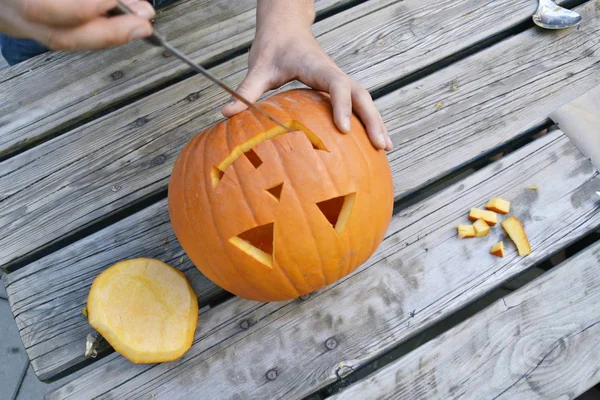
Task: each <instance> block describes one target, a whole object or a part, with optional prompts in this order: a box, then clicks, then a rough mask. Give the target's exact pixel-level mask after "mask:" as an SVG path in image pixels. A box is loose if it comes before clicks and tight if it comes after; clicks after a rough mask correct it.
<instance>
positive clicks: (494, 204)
mask: <svg viewBox="0 0 600 400" xmlns="http://www.w3.org/2000/svg"><path fill="white" fill-rule="evenodd" d="M485 208H486V209H487V210H490V211H493V212H496V213H498V214H508V213H509V211H510V201H508V200H504V199H502V198H500V197H494V198H492V199H490V201H489V202H488V203H487V204H486V206H485Z"/></svg>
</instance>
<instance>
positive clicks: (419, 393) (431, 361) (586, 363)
mask: <svg viewBox="0 0 600 400" xmlns="http://www.w3.org/2000/svg"><path fill="white" fill-rule="evenodd" d="M599 264H600V243H596V244H595V245H593V246H592V247H590V248H588V249H586V250H585V251H583V252H582V253H581V254H579V255H577V256H575V257H574V258H572V259H569V260H568V261H566V262H565V263H564V264H563V265H561V266H560V267H559V268H557V269H556V270H553V271H550V272H548V274H546V275H544V276H542V277H540V278H539V279H537V280H535V281H533V282H531V283H530V284H528V285H527V286H525V287H523V288H521V289H519V290H518V291H517V292H515V293H512V294H510V295H508V296H506V297H505V298H502V299H501V300H498V301H497V302H496V303H495V304H494V305H493V306H491V307H490V308H488V309H486V310H485V311H483V312H481V313H480V314H478V315H477V316H475V317H473V318H471V319H469V320H467V321H465V322H464V323H462V324H460V325H459V326H457V327H456V328H454V329H452V330H450V331H449V332H446V333H444V334H443V335H442V336H440V337H439V338H437V339H434V340H432V341H431V342H429V343H427V344H425V345H423V346H422V347H420V348H419V349H417V350H416V351H414V352H412V353H411V354H410V355H408V356H407V357H405V358H402V359H400V360H398V361H397V362H395V363H393V364H392V365H389V366H388V367H386V368H385V369H382V370H380V371H379V372H378V373H376V374H374V375H373V376H371V377H369V378H368V379H365V380H363V381H361V382H360V383H358V384H357V385H355V386H353V387H351V388H349V389H348V390H347V391H344V392H342V393H340V394H338V395H337V396H333V399H343V398H345V399H363V400H369V399H388V398H405V399H416V398H421V397H423V395H424V394H425V393H427V398H429V399H458V398H470V399H475V398H476V399H492V398H494V399H495V398H510V399H553V398H559V397H561V396H563V395H564V394H565V393H568V394H570V395H569V397H571V398H573V397H574V396H575V395H576V394H578V393H582V392H584V391H585V390H586V389H587V388H588V387H590V386H593V385H594V384H595V383H596V382H598V381H600V368H598V367H599V366H600V361H599V360H600V341H599V340H598V338H599V337H600V307H599V305H600V274H599V273H598V265H599ZM557 377H560V379H557Z"/></svg>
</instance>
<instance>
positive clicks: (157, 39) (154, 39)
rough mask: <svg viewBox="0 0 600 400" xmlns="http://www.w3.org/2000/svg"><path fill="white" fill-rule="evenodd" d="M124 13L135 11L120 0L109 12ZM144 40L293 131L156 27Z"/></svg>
mask: <svg viewBox="0 0 600 400" xmlns="http://www.w3.org/2000/svg"><path fill="white" fill-rule="evenodd" d="M123 14H133V11H132V10H131V9H130V8H129V7H127V6H126V5H125V4H123V3H121V2H120V1H117V6H116V7H115V8H114V9H112V10H111V11H110V12H109V15H123ZM144 40H145V41H146V42H147V43H149V44H151V45H153V46H156V47H162V48H164V49H165V50H167V51H169V52H171V54H173V55H175V56H176V57H177V58H179V59H180V60H181V61H183V62H185V63H186V64H188V65H189V66H190V67H191V68H192V69H193V70H194V71H196V72H199V73H200V74H202V75H204V76H205V77H207V78H208V79H210V80H211V81H212V82H213V83H214V84H216V85H218V86H220V87H221V88H222V89H223V90H225V91H226V92H227V93H229V94H230V95H232V96H233V97H235V98H236V99H238V100H240V101H241V102H242V103H244V104H245V105H247V106H248V107H249V108H251V109H252V110H255V111H258V112H259V113H261V114H262V115H263V116H265V117H267V118H268V119H270V120H271V121H273V122H274V123H275V124H277V125H279V126H280V127H282V128H284V129H285V130H286V131H288V132H293V131H292V130H291V129H290V128H288V127H287V126H285V125H284V124H283V123H281V122H280V121H279V120H277V119H276V118H275V117H273V116H272V115H271V114H269V113H268V112H266V111H265V110H263V109H262V108H260V107H258V106H256V105H254V104H253V103H252V102H250V101H248V100H246V99H245V98H244V97H243V96H241V95H239V94H237V93H236V92H235V91H234V90H233V89H231V88H230V87H229V86H228V85H226V84H225V83H224V82H223V81H221V80H220V79H219V78H217V77H216V76H214V75H213V74H211V73H210V72H208V71H207V70H206V69H205V68H203V67H202V66H201V65H198V64H196V63H195V62H194V61H193V60H192V59H191V58H189V57H188V56H186V55H185V54H184V53H182V52H181V51H180V50H178V49H177V48H176V47H174V46H173V45H172V44H171V43H169V42H168V41H167V39H166V38H165V37H164V36H163V35H162V34H161V33H160V32H158V31H157V30H156V29H153V30H152V34H151V35H150V36H149V37H147V38H145V39H144Z"/></svg>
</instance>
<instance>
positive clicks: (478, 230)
mask: <svg viewBox="0 0 600 400" xmlns="http://www.w3.org/2000/svg"><path fill="white" fill-rule="evenodd" d="M473 229H475V237H482V236H486V235H487V234H488V233H490V226H489V225H488V224H487V223H486V222H485V221H484V220H482V219H478V220H477V221H475V223H474V224H473Z"/></svg>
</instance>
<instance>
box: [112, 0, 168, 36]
mask: <svg viewBox="0 0 600 400" xmlns="http://www.w3.org/2000/svg"><path fill="white" fill-rule="evenodd" d="M127 14H134V12H133V11H132V10H131V8H129V7H127V6H126V5H125V4H123V3H121V2H120V1H117V6H116V7H115V8H113V9H112V10H110V11H109V12H108V15H109V16H115V15H127ZM144 41H145V42H146V43H149V44H151V45H152V46H157V47H162V45H163V44H164V42H165V39H164V37H163V36H162V35H161V34H160V33H158V32H157V31H156V29H152V34H151V35H150V36H148V37H147V38H144Z"/></svg>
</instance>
